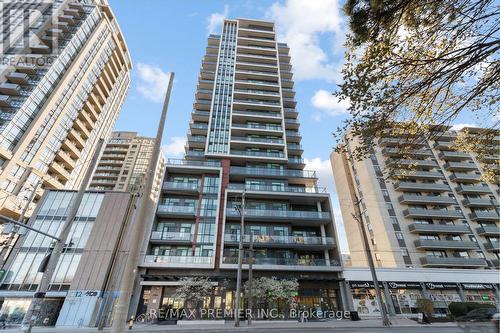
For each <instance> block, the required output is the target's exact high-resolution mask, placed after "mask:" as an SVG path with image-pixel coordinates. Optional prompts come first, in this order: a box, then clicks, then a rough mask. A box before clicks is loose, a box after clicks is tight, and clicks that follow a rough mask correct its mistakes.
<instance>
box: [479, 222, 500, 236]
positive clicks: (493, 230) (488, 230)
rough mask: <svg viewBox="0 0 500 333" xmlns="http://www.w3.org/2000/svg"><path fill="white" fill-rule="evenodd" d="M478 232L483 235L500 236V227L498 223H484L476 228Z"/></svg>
mask: <svg viewBox="0 0 500 333" xmlns="http://www.w3.org/2000/svg"><path fill="white" fill-rule="evenodd" d="M476 231H477V233H478V234H479V235H481V236H500V227H498V226H497V225H494V224H492V225H483V226H482V227H479V228H477V229H476Z"/></svg>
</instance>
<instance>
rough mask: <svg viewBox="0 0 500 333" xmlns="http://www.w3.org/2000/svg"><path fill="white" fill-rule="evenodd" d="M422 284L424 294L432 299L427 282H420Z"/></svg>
mask: <svg viewBox="0 0 500 333" xmlns="http://www.w3.org/2000/svg"><path fill="white" fill-rule="evenodd" d="M420 285H421V286H422V296H423V297H424V298H426V299H431V294H430V293H429V291H428V290H427V288H426V287H425V283H423V282H420Z"/></svg>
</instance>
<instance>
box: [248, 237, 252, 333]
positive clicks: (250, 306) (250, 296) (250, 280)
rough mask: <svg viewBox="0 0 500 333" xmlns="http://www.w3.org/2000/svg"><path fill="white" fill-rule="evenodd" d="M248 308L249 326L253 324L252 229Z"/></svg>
mask: <svg viewBox="0 0 500 333" xmlns="http://www.w3.org/2000/svg"><path fill="white" fill-rule="evenodd" d="M248 308H249V309H250V316H248V319H247V322H248V326H251V325H252V315H253V233H252V231H250V254H249V258H248Z"/></svg>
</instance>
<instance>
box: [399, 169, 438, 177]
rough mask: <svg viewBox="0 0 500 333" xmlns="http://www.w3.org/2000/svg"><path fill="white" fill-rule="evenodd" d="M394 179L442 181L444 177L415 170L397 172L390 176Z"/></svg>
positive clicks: (433, 172) (430, 172)
mask: <svg viewBox="0 0 500 333" xmlns="http://www.w3.org/2000/svg"><path fill="white" fill-rule="evenodd" d="M392 176H393V177H396V178H415V179H419V178H420V179H443V178H444V176H443V174H442V173H440V172H436V171H415V170H398V171H394V174H393V175H392Z"/></svg>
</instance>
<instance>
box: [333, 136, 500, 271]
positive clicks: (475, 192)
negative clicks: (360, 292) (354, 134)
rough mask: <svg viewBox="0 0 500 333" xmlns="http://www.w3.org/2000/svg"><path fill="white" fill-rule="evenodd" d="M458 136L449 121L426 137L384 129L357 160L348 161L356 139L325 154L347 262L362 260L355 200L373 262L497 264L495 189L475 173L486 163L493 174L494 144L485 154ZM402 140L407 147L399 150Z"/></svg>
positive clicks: (496, 169) (450, 265) (438, 265)
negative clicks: (461, 145)
mask: <svg viewBox="0 0 500 333" xmlns="http://www.w3.org/2000/svg"><path fill="white" fill-rule="evenodd" d="M464 130H466V131H468V133H469V135H474V134H475V133H481V132H482V131H483V132H484V129H479V128H465V129H464ZM457 135H458V133H457V132H455V131H451V130H450V128H449V127H436V128H435V133H434V135H433V138H434V139H433V140H422V139H418V138H411V137H408V136H403V135H402V136H398V135H392V134H390V132H389V131H388V132H387V135H386V136H384V137H382V138H380V139H379V140H378V142H377V145H376V146H375V149H374V150H373V152H372V153H371V155H370V158H367V159H365V160H363V161H356V160H354V159H353V156H352V151H353V149H354V146H355V145H356V141H350V143H349V144H348V145H347V146H346V152H345V153H340V154H339V153H332V155H331V160H332V166H333V174H334V177H335V183H336V186H337V191H338V196H339V201H340V208H341V210H342V217H343V220H344V225H345V228H346V234H347V240H348V243H349V250H350V252H351V254H350V256H351V263H352V266H366V265H367V263H366V257H365V255H364V251H363V245H362V239H361V234H360V230H359V223H358V222H357V221H355V220H354V219H353V218H352V215H351V214H352V213H354V212H355V210H354V208H355V202H356V200H359V201H360V202H361V205H360V210H361V211H362V212H363V214H364V225H365V227H366V228H367V234H369V237H370V246H371V247H372V251H373V252H374V253H375V257H376V259H377V260H376V264H377V265H378V266H379V267H403V268H404V267H414V268H418V267H422V268H436V269H439V268H470V269H472V268H491V269H493V268H495V267H496V268H498V267H499V266H498V265H499V264H498V262H499V261H498V259H499V252H500V242H499V236H500V227H499V214H498V209H499V206H498V197H499V187H498V183H493V182H491V183H490V182H487V181H485V180H483V178H482V175H483V171H484V169H483V168H484V166H485V165H487V164H489V165H490V166H489V168H491V169H492V170H493V171H494V172H496V173H497V177H498V172H499V170H500V168H499V167H498V161H499V160H500V156H499V155H498V149H496V148H495V147H492V148H493V149H492V154H491V155H488V156H477V155H476V154H472V153H467V152H464V151H458V150H456V149H455V148H454V143H453V141H454V140H455V139H456V137H457ZM499 140H500V136H499V134H497V136H496V137H495V142H496V143H498V142H499ZM401 144H404V145H406V146H407V145H412V146H413V149H411V150H410V151H407V149H405V151H404V152H403V151H402V150H401V149H399V147H400V146H401ZM391 165H392V166H396V167H390V168H388V167H389V166H391ZM408 166H411V170H408ZM386 171H390V173H391V174H392V177H388V174H387V173H386Z"/></svg>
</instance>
